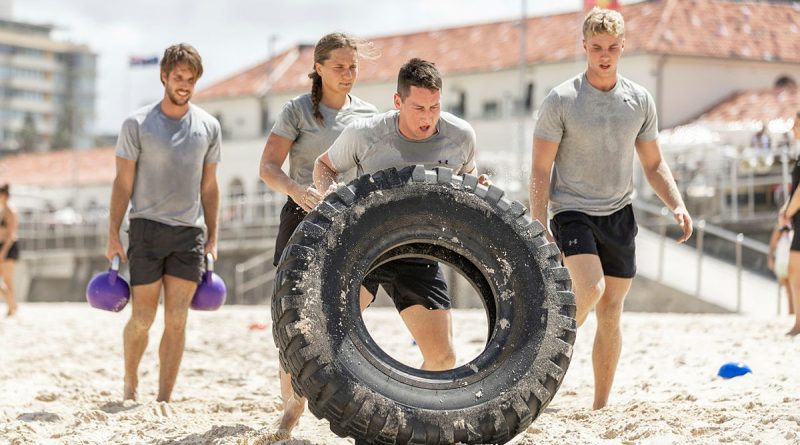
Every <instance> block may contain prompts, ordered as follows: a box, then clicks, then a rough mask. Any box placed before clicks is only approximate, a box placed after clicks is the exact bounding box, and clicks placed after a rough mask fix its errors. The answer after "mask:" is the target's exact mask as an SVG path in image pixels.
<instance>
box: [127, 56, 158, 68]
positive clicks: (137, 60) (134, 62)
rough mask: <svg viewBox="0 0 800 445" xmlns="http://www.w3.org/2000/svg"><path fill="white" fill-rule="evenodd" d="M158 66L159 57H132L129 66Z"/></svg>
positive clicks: (129, 59)
mask: <svg viewBox="0 0 800 445" xmlns="http://www.w3.org/2000/svg"><path fill="white" fill-rule="evenodd" d="M145 65H158V56H144V57H143V56H130V58H128V66H145Z"/></svg>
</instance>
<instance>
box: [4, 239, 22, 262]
mask: <svg viewBox="0 0 800 445" xmlns="http://www.w3.org/2000/svg"><path fill="white" fill-rule="evenodd" d="M3 247H5V243H0V250H2V249H3ZM6 259H7V260H14V261H17V260H18V259H19V247H17V242H16V241H14V244H12V245H11V247H10V248H9V249H8V255H6Z"/></svg>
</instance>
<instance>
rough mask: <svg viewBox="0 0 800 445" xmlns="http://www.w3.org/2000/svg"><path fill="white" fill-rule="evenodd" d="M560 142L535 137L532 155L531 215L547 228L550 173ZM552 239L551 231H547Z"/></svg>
mask: <svg viewBox="0 0 800 445" xmlns="http://www.w3.org/2000/svg"><path fill="white" fill-rule="evenodd" d="M557 152H558V143H557V142H552V141H548V140H545V139H540V138H534V139H533V153H532V155H531V183H530V191H529V192H530V200H531V216H532V217H533V218H534V219H538V220H539V222H541V223H542V224H543V225H544V226H545V228H547V204H548V203H549V202H550V174H551V172H552V170H553V163H554V162H555V160H556V153H557ZM545 233H547V237H548V239H550V240H551V241H552V237H551V236H550V232H549V231H546V232H545Z"/></svg>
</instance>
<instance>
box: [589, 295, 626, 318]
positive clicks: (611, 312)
mask: <svg viewBox="0 0 800 445" xmlns="http://www.w3.org/2000/svg"><path fill="white" fill-rule="evenodd" d="M624 304H625V298H624V296H622V297H614V298H611V297H608V296H607V297H605V298H601V299H600V301H598V302H597V305H595V308H594V310H595V312H596V314H597V321H598V323H618V322H619V319H620V317H621V316H622V308H623V306H624Z"/></svg>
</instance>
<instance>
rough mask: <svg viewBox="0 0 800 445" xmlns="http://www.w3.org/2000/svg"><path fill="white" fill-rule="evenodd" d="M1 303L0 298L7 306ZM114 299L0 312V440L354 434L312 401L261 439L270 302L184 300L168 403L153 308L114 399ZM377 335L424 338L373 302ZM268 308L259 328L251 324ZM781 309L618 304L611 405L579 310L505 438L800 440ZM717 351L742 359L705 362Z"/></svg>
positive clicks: (471, 345)
mask: <svg viewBox="0 0 800 445" xmlns="http://www.w3.org/2000/svg"><path fill="white" fill-rule="evenodd" d="M3 309H4V308H3ZM129 311H130V308H126V310H125V311H123V312H122V313H118V314H113V313H105V312H101V311H98V310H94V309H91V308H89V307H88V305H85V304H78V303H63V304H44V303H41V304H33V303H31V304H23V305H22V306H21V309H20V312H19V315H18V316H17V317H15V318H12V319H5V318H3V319H0V444H15V445H16V444H241V445H245V444H247V445H251V444H270V443H280V444H285V445H299V444H304V445H306V444H320V445H321V444H326V445H327V444H332V445H333V444H352V443H353V440H352V439H342V438H339V437H338V436H336V435H334V434H333V433H331V432H330V430H329V429H328V426H327V422H325V421H320V420H317V419H316V418H314V417H313V415H311V414H310V413H309V412H308V411H306V414H305V415H304V417H303V418H302V420H301V422H300V426H299V427H298V429H297V430H296V431H295V437H294V439H293V440H290V441H283V442H271V441H268V440H264V437H265V436H264V433H266V432H269V431H270V426H271V425H272V424H273V423H274V422H275V421H276V419H277V418H278V416H279V413H280V410H279V408H280V391H279V388H278V379H277V376H276V374H277V358H276V357H277V351H276V349H275V346H274V344H273V341H272V333H271V330H270V329H271V320H270V316H269V312H268V307H267V306H226V307H224V308H223V309H222V310H220V311H218V312H213V313H201V312H192V313H191V314H190V317H189V326H188V334H187V340H186V353H185V355H184V358H183V364H182V367H181V371H180V374H179V377H178V382H177V385H176V388H175V391H174V393H173V402H172V403H170V404H159V403H156V402H155V401H154V400H155V395H156V390H157V379H158V363H157V361H158V360H157V354H158V341H159V339H160V336H161V329H162V327H163V319H162V317H161V313H160V312H159V317H158V318H157V319H156V322H155V324H154V325H153V329H152V330H151V335H150V345H149V347H148V350H147V352H146V353H145V356H144V359H143V361H142V366H141V368H140V388H139V399H140V400H139V401H138V402H130V401H128V402H122V401H121V395H122V342H121V332H122V328H123V326H124V324H125V322H126V321H127V318H128V316H129ZM365 320H366V322H367V325H368V327H370V329H371V332H372V333H373V336H374V337H376V338H377V339H378V341H379V342H381V344H382V345H384V346H385V349H387V351H388V352H389V353H390V354H392V355H394V356H395V357H397V358H401V359H403V360H404V361H407V362H410V363H414V362H415V361H417V363H419V361H421V358H420V356H419V352H418V350H417V349H416V347H415V346H413V345H412V343H411V338H410V336H409V335H408V334H407V332H406V331H405V328H404V327H403V326H402V324H401V322H400V318H399V316H398V315H397V313H396V312H395V311H394V310H393V309H389V308H370V309H369V310H368V311H367V313H366V315H365ZM252 323H265V324H267V329H251V324H252ZM454 324H455V335H456V342H457V350H458V353H459V359H460V360H459V361H460V362H463V361H464V360H468V359H469V358H471V357H473V356H474V355H475V354H477V353H478V352H479V351H480V350H481V347H482V341H483V339H482V338H481V335H482V334H483V330H482V329H476V328H475V326H476V325H481V324H485V319H484V315H483V314H482V313H481V312H479V311H474V310H456V311H455V314H454ZM789 325H790V322H789V319H788V317H783V318H772V319H766V318H765V319H757V318H746V317H739V316H732V315H671V314H643V313H626V314H624V316H623V331H624V332H623V335H624V339H625V344H624V346H623V351H622V357H621V360H620V365H619V369H618V372H617V379H616V383H615V388H614V390H613V393H612V399H611V402H610V405H609V406H608V407H607V408H605V409H603V410H599V411H592V410H591V409H590V406H591V400H592V369H591V341H592V337H593V335H591V334H592V333H593V332H594V328H595V324H594V319H593V317H590V319H589V321H588V322H587V323H586V325H585V326H584V327H583V328H582V329H581V330H580V331H579V335H578V339H577V342H576V345H575V352H574V355H573V360H572V363H571V366H570V368H569V371H568V372H567V375H566V378H565V380H564V383H563V385H562V386H561V389H560V390H559V392H558V393H557V394H556V396H555V398H554V400H553V401H552V403H551V404H550V405H549V406H548V408H547V409H546V411H545V412H544V413H543V414H542V415H541V416H540V417H539V418H538V419H537V420H536V421H535V422H534V423H533V424H532V425H531V426H530V427H529V428H528V430H527V431H526V432H525V433H524V434H522V435H520V436H519V437H518V438H517V439H516V440H515V441H514V443H516V444H539V443H545V444H546V443H557V444H594V443H598V444H672V443H674V444H685V443H692V444H712V443H714V444H716V443H732V444H755V443H763V444H798V443H800V373H798V370H799V369H800V338H794V339H792V338H788V337H785V336H784V335H783V334H784V331H785V330H786V329H787V328H788V326H789ZM728 361H741V362H745V363H747V364H748V365H750V367H751V368H752V369H753V373H752V374H747V375H745V376H743V377H738V378H734V379H730V380H724V379H721V378H719V377H717V376H716V372H717V370H718V368H719V367H720V366H721V365H722V364H723V363H725V362H728Z"/></svg>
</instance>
